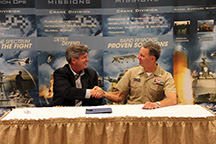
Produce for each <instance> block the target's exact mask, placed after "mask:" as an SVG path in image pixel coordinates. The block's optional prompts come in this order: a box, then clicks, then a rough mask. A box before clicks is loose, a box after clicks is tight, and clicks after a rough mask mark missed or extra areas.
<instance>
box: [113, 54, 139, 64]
mask: <svg viewBox="0 0 216 144" xmlns="http://www.w3.org/2000/svg"><path fill="white" fill-rule="evenodd" d="M135 58H137V56H135V55H126V56H115V57H113V61H112V63H113V62H118V63H120V62H121V61H120V60H124V59H133V60H134V59H135ZM121 63H123V62H121Z"/></svg>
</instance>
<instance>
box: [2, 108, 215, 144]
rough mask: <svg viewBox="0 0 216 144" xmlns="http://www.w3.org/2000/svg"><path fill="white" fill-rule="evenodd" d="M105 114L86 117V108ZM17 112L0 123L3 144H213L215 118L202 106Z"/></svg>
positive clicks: (47, 109) (31, 109) (46, 109)
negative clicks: (103, 110) (98, 110)
mask: <svg viewBox="0 0 216 144" xmlns="http://www.w3.org/2000/svg"><path fill="white" fill-rule="evenodd" d="M106 107H109V108H112V113H109V114H85V110H86V109H89V108H106ZM141 108H142V105H106V106H97V107H52V108H50V107H44V108H17V109H14V110H12V111H11V112H9V113H8V114H7V115H6V116H4V117H2V118H1V121H0V140H1V144H15V143H16V144H25V143H26V144H30V143H32V144H38V143H40V144H41V143H42V144H66V143H68V144H85V143H86V144H140V143H142V144H148V143H149V144H152V143H154V144H162V143H163V144H174V143H175V144H193V143H196V144H203V143H205V144H208V143H209V144H211V143H214V142H215V140H216V116H215V115H214V114H213V113H212V112H210V111H208V110H207V109H206V108H204V107H202V106H200V105H175V106H169V107H164V108H159V109H154V110H143V109H141Z"/></svg>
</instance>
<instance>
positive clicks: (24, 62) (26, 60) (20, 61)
mask: <svg viewBox="0 0 216 144" xmlns="http://www.w3.org/2000/svg"><path fill="white" fill-rule="evenodd" d="M7 62H9V63H17V64H19V65H20V66H25V65H26V64H31V60H30V58H24V59H11V60H7Z"/></svg>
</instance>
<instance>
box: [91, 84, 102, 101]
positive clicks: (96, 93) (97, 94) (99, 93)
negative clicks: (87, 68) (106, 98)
mask: <svg viewBox="0 0 216 144" xmlns="http://www.w3.org/2000/svg"><path fill="white" fill-rule="evenodd" d="M90 92H91V96H92V97H94V98H97V99H99V98H102V97H103V95H104V94H105V92H104V91H103V89H102V88H100V87H98V86H95V87H94V88H93V89H91V90H90Z"/></svg>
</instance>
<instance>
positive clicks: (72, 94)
mask: <svg viewBox="0 0 216 144" xmlns="http://www.w3.org/2000/svg"><path fill="white" fill-rule="evenodd" d="M87 52H88V47H87V46H85V45H79V44H72V45H70V46H69V47H68V48H67V49H66V60H67V62H68V64H65V65H64V66H63V67H62V68H59V69H57V70H56V71H55V72H54V74H53V77H54V85H53V92H54V95H53V99H52V102H51V106H95V105H101V104H102V99H101V98H100V99H96V98H93V97H92V95H95V94H96V93H97V95H98V92H97V90H95V89H93V88H94V86H97V85H98V77H97V73H96V72H95V71H94V70H93V69H90V68H87V62H88V61H89V58H88V53H87Z"/></svg>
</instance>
